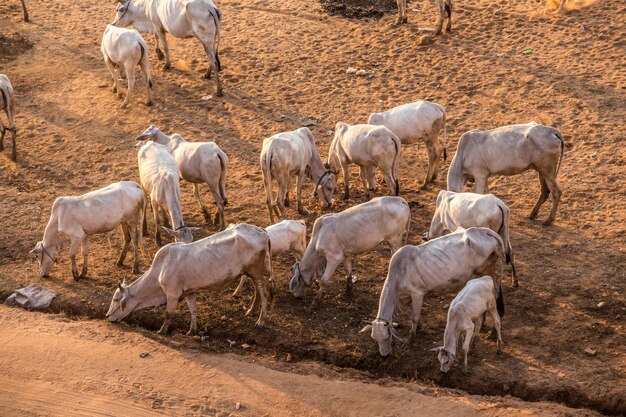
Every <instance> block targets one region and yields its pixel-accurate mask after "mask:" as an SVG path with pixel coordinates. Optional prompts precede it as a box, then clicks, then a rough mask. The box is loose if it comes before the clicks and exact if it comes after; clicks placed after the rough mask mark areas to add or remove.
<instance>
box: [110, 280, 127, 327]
mask: <svg viewBox="0 0 626 417" xmlns="http://www.w3.org/2000/svg"><path fill="white" fill-rule="evenodd" d="M129 298H130V291H129V290H128V286H127V285H126V282H122V283H121V284H118V286H117V288H116V289H115V293H114V294H113V299H112V300H111V305H110V306H109V311H107V315H106V317H107V319H109V321H120V320H122V319H123V318H124V317H126V316H128V315H129V314H130V313H131V311H132V309H131V308H129V305H128V300H129Z"/></svg>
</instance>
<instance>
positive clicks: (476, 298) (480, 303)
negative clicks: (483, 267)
mask: <svg viewBox="0 0 626 417" xmlns="http://www.w3.org/2000/svg"><path fill="white" fill-rule="evenodd" d="M494 292H495V287H494V285H493V279H492V278H491V277H490V276H484V277H481V278H476V279H471V280H469V281H468V282H467V284H465V287H464V288H463V289H462V290H461V292H459V293H458V294H457V296H456V297H454V300H452V302H451V303H450V309H449V310H448V324H447V325H446V331H445V332H444V335H443V346H440V347H436V348H434V349H431V351H435V352H438V358H439V362H440V363H441V372H444V373H446V372H448V371H449V370H450V367H451V366H452V364H453V363H454V360H455V359H456V349H457V343H458V341H459V336H460V335H461V334H463V336H464V339H463V371H464V372H467V353H468V352H469V348H470V344H471V342H472V338H473V337H475V336H478V334H479V333H480V329H481V327H482V324H483V314H484V313H486V312H488V313H489V315H490V316H491V321H492V322H493V327H494V328H495V329H496V334H497V335H498V345H497V350H496V352H500V349H501V348H502V335H501V334H500V317H501V316H503V315H504V301H502V302H501V303H498V302H497V301H496V297H495V296H494ZM498 300H503V297H502V287H500V290H499V294H498Z"/></svg>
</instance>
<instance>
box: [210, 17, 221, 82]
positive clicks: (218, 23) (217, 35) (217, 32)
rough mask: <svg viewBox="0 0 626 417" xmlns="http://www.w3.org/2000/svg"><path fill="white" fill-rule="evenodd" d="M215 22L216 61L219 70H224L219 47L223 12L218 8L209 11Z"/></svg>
mask: <svg viewBox="0 0 626 417" xmlns="http://www.w3.org/2000/svg"><path fill="white" fill-rule="evenodd" d="M209 13H210V14H211V17H213V22H215V38H213V44H214V48H215V49H214V52H215V61H216V62H217V70H218V71H221V70H222V63H221V62H220V55H219V46H220V30H221V27H222V12H220V10H219V9H218V8H217V7H212V8H210V9H209Z"/></svg>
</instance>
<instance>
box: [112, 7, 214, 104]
mask: <svg viewBox="0 0 626 417" xmlns="http://www.w3.org/2000/svg"><path fill="white" fill-rule="evenodd" d="M118 1H119V2H120V4H119V5H118V6H117V10H116V11H117V13H116V15H115V22H113V25H115V26H119V27H126V26H130V25H133V26H135V27H136V28H137V29H138V30H139V31H140V32H150V33H154V34H155V40H156V52H157V57H158V58H159V59H160V60H162V59H163V53H162V52H161V49H160V48H159V41H160V42H161V43H162V44H163V50H164V51H165V65H164V66H163V68H164V69H168V68H169V67H170V65H171V61H170V52H169V47H168V46H167V40H166V38H165V34H166V33H171V34H172V36H174V37H176V38H191V37H194V38H197V39H198V40H199V41H200V43H202V46H203V47H204V51H205V52H206V54H207V57H208V59H209V67H208V68H207V70H206V73H205V74H204V77H205V78H211V71H213V72H214V73H215V83H216V92H215V95H217V96H221V95H222V83H221V82H220V77H219V71H220V70H221V64H220V58H219V55H218V48H219V42H220V27H221V19H222V13H221V12H220V11H219V9H218V8H217V7H216V6H215V4H213V2H212V1H211V0H118Z"/></svg>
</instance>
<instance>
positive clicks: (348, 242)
mask: <svg viewBox="0 0 626 417" xmlns="http://www.w3.org/2000/svg"><path fill="white" fill-rule="evenodd" d="M410 222H411V210H410V209H409V205H408V203H407V202H406V200H405V199H403V198H402V197H376V198H373V199H372V200H371V201H368V202H366V203H363V204H359V205H356V206H354V207H351V208H349V209H347V210H344V211H342V212H341V213H336V214H326V215H324V216H322V217H320V218H318V219H317V220H316V221H315V224H314V225H313V233H312V235H311V240H310V241H309V244H308V246H307V248H306V251H305V252H304V256H303V258H302V261H301V262H296V263H295V264H294V266H293V267H292V268H291V269H292V276H291V281H290V283H289V290H290V291H291V292H292V293H293V294H294V296H295V297H296V298H301V297H303V296H304V294H305V292H306V288H307V287H310V286H311V282H313V281H314V280H319V282H320V290H319V292H318V293H317V296H316V297H315V301H314V302H313V305H314V306H315V305H318V304H319V303H320V301H321V299H322V295H323V293H324V289H325V287H326V286H327V285H328V284H330V282H331V279H332V277H333V274H334V273H335V269H337V267H338V266H339V264H341V263H342V262H343V265H344V268H345V270H346V294H350V293H351V291H352V256H353V255H357V254H359V253H363V252H366V251H369V250H372V249H374V248H375V247H376V246H378V245H379V244H380V243H382V242H387V243H388V244H389V247H390V248H391V253H392V254H393V253H394V252H395V251H397V250H398V248H400V246H402V245H404V244H406V241H407V238H408V235H409V227H410Z"/></svg>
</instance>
